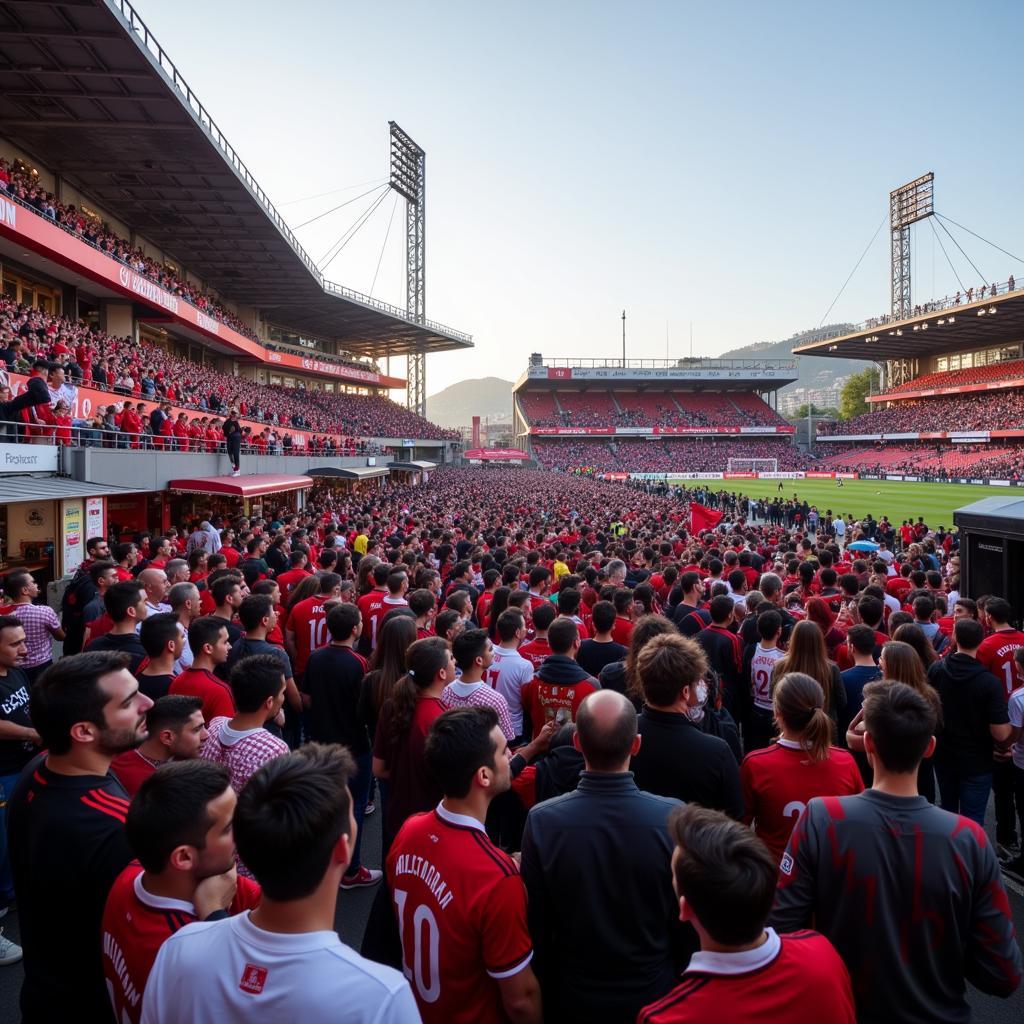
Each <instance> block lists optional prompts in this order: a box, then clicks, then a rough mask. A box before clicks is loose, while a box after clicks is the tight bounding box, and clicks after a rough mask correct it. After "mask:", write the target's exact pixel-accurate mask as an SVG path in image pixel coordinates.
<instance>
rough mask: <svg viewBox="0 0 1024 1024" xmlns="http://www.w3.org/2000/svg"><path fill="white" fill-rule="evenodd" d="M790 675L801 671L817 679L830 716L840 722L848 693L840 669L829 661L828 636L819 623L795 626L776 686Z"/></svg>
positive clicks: (779, 663) (775, 673) (777, 667)
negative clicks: (826, 644) (840, 715)
mask: <svg viewBox="0 0 1024 1024" xmlns="http://www.w3.org/2000/svg"><path fill="white" fill-rule="evenodd" d="M790 672H800V673H802V674H803V675H805V676H810V677H811V678H812V679H815V680H817V683H818V685H819V686H820V687H821V689H822V691H823V692H824V695H825V703H824V708H825V711H826V713H827V714H828V716H829V718H831V719H832V721H833V722H835V721H838V716H839V712H840V711H841V710H842V709H843V708H845V707H846V690H845V689H844V688H843V679H842V676H841V675H840V674H839V666H838V665H836V663H835V662H834V661H830V660H829V656H828V651H827V650H826V648H825V637H824V635H823V634H822V632H821V629H820V628H819V627H818V625H817V623H814V622H811V621H809V620H807V619H805V620H804V621H803V622H798V623H797V624H796V625H795V626H794V627H793V632H792V633H791V634H790V638H789V649H788V650H787V651H786V653H785V654H784V655H783V656H782V657H781V658H780V659H779V660H778V661H777V662H776V663H775V669H774V671H773V672H772V686H773V687H774V685H775V680H776V679H781V678H782V677H783V676H784V675H787V674H788V673H790Z"/></svg>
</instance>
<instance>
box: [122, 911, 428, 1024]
mask: <svg viewBox="0 0 1024 1024" xmlns="http://www.w3.org/2000/svg"><path fill="white" fill-rule="evenodd" d="M241 1020H262V1021H291V1020H296V1021H325V1020H338V1021H340V1020H344V1021H346V1022H347V1024H363V1022H366V1024H419V1021H420V1015H419V1011H418V1010H417V1009H416V1001H415V999H414V998H413V994H412V991H411V989H410V988H409V984H408V982H407V981H406V980H405V978H403V977H402V975H401V974H399V972H398V971H396V970H393V969H392V968H390V967H384V966H382V965H381V964H377V963H374V962H373V961H372V960H365V959H364V958H363V957H361V956H360V955H359V954H358V953H356V952H355V950H352V949H349V947H348V946H346V945H344V944H343V943H342V941H341V939H339V938H338V936H337V934H336V933H335V932H333V931H324V932H303V933H300V934H296V935H293V934H283V933H280V932H268V931H264V930H263V929H262V928H257V927H256V926H255V925H254V924H252V922H251V921H250V920H249V915H248V914H238V915H236V916H235V917H228V918H224V919H222V920H220V921H197V922H196V923H195V924H189V925H186V926H185V927H184V928H182V929H181V930H180V931H178V932H175V934H174V935H172V936H171V937H170V938H169V939H167V941H166V942H164V944H163V945H162V946H161V947H160V952H159V953H158V954H157V958H156V963H154V964H153V970H152V972H151V973H150V975H149V980H148V981H147V982H146V991H145V993H144V995H143V1000H142V1024H224V1022H226V1021H241Z"/></svg>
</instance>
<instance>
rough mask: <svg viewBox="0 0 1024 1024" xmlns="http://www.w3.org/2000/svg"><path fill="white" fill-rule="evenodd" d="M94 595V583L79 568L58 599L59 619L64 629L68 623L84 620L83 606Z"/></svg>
mask: <svg viewBox="0 0 1024 1024" xmlns="http://www.w3.org/2000/svg"><path fill="white" fill-rule="evenodd" d="M95 596H96V585H95V584H94V583H93V581H92V580H91V579H90V578H89V574H88V573H87V572H82V570H81V569H79V570H78V572H76V573H75V575H74V576H73V577H72V578H71V582H70V583H69V584H68V585H67V586H66V587H65V588H64V593H63V594H62V595H61V599H60V612H61V619H62V622H63V624H64V627H65V629H66V628H67V626H68V624H69V623H80V622H84V615H85V606H86V605H87V604H88V603H89V602H90V601H91V600H92V599H93V598H94V597H95Z"/></svg>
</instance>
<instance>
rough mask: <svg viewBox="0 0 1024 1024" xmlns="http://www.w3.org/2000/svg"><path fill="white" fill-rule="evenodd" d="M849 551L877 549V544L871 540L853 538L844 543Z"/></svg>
mask: <svg viewBox="0 0 1024 1024" xmlns="http://www.w3.org/2000/svg"><path fill="white" fill-rule="evenodd" d="M846 546H847V547H848V548H849V549H850V550H851V551H877V550H878V545H877V544H876V543H875V542H874V541H873V540H855V541H854V542H853V543H852V544H847V545H846Z"/></svg>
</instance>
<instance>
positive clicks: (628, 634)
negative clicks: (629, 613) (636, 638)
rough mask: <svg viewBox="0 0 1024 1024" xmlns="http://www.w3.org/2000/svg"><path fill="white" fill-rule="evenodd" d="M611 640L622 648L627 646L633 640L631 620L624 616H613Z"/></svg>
mask: <svg viewBox="0 0 1024 1024" xmlns="http://www.w3.org/2000/svg"><path fill="white" fill-rule="evenodd" d="M612 639H613V640H614V641H615V642H616V643H617V644H622V646H623V647H628V646H629V641H630V640H632V639H633V620H632V619H627V618H626V617H625V616H624V615H616V616H615V624H614V625H613V626H612Z"/></svg>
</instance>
